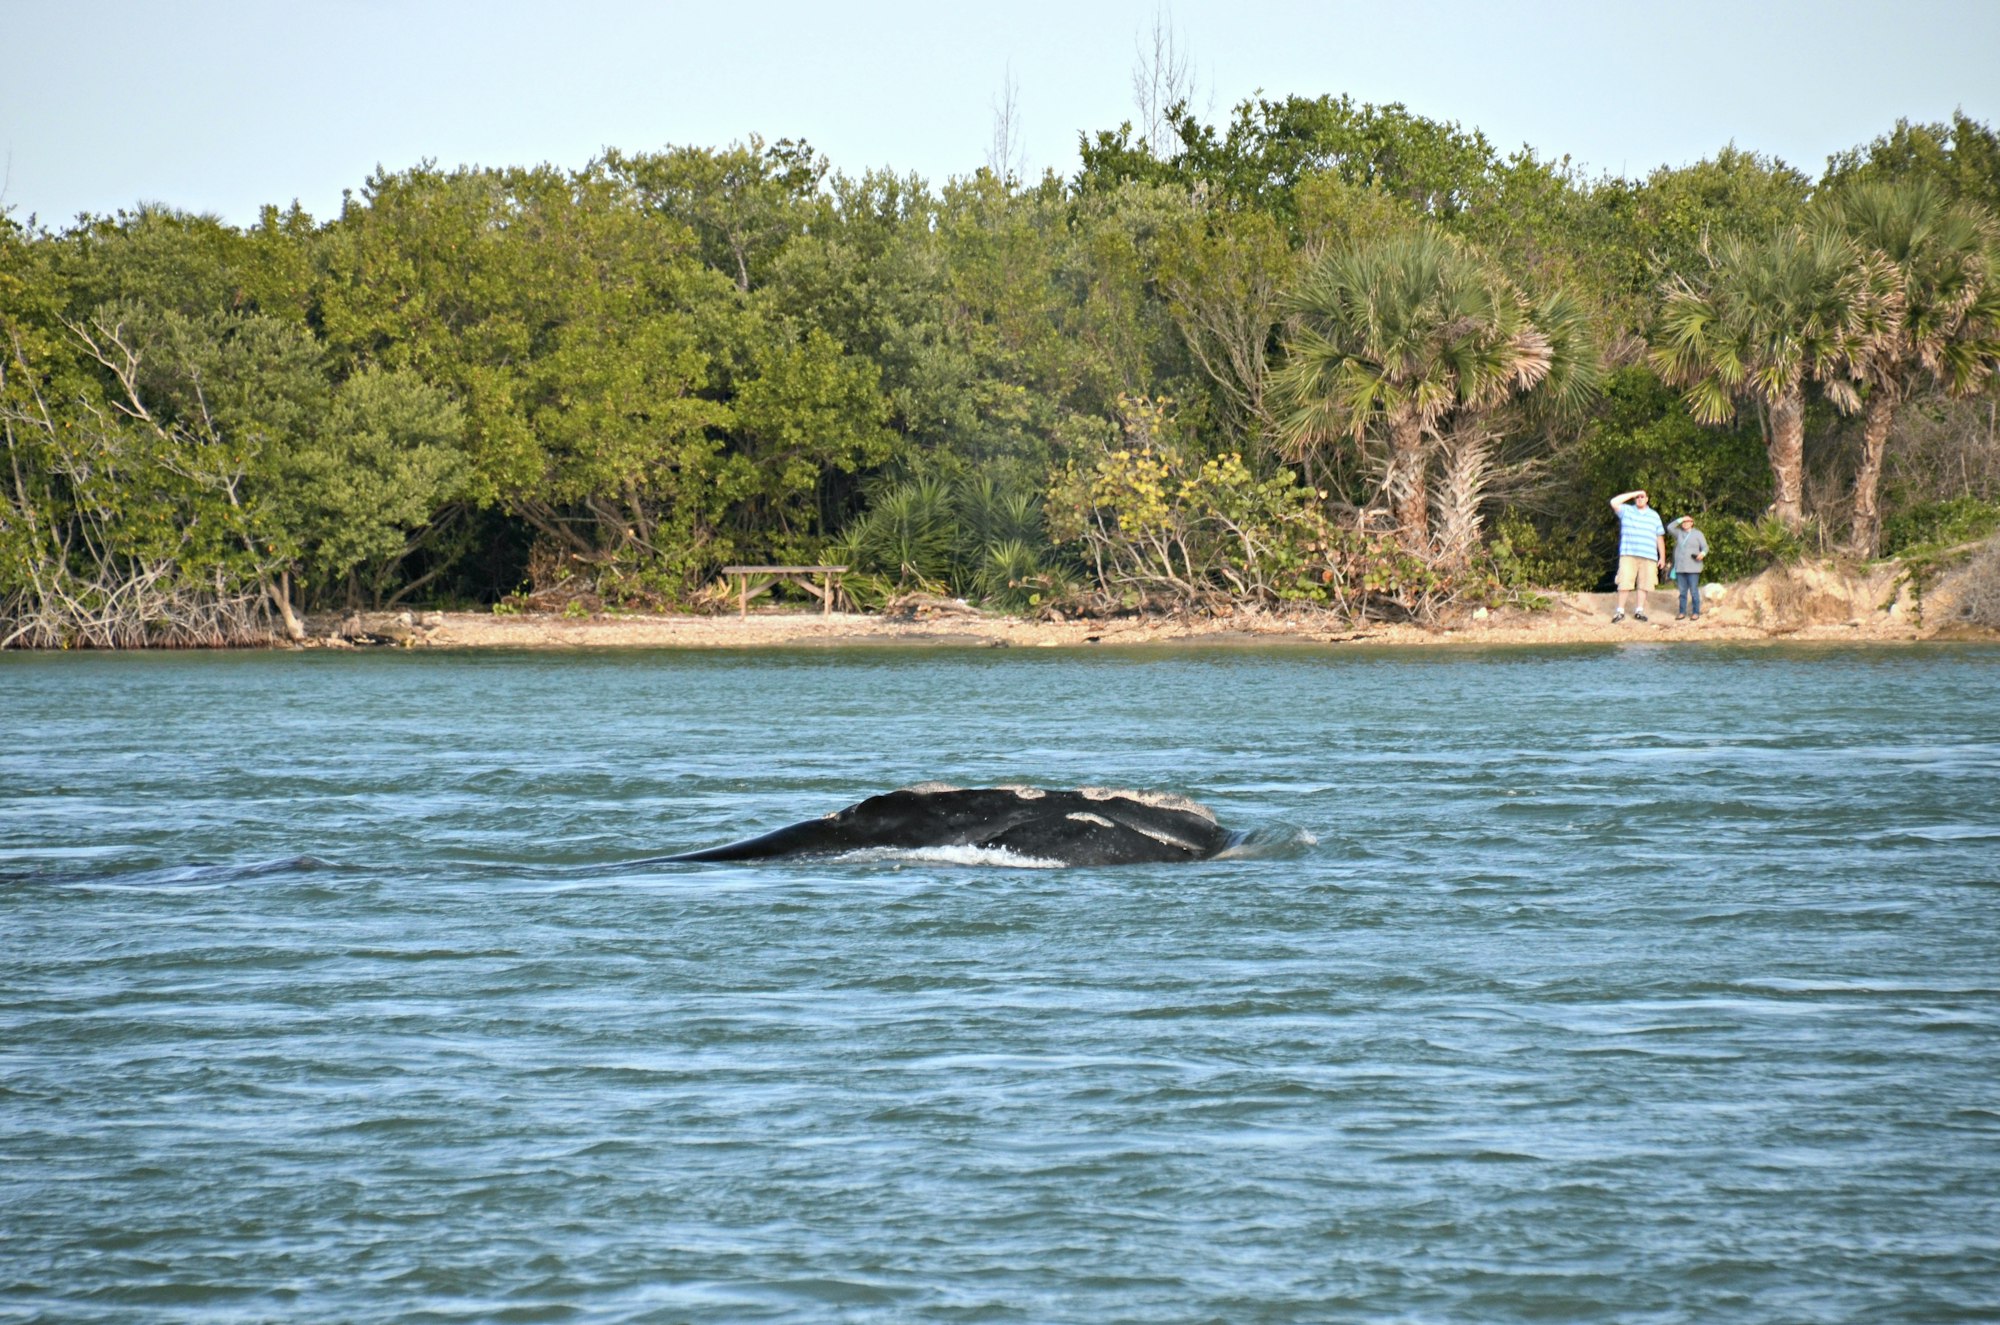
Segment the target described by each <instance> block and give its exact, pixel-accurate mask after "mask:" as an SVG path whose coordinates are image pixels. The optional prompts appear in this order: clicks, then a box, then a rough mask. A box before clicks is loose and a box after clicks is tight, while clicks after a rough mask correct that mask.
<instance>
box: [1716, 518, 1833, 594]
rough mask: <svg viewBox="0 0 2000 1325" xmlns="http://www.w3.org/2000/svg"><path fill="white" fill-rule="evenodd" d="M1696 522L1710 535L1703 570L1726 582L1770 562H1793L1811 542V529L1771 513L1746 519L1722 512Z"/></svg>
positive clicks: (1768, 565) (1750, 573)
mask: <svg viewBox="0 0 2000 1325" xmlns="http://www.w3.org/2000/svg"><path fill="white" fill-rule="evenodd" d="M1696 524H1697V527H1698V528H1699V529H1700V530H1701V531H1702V533H1703V534H1705V535H1707V536H1708V558H1707V560H1706V561H1704V562H1703V563H1702V570H1703V573H1704V574H1705V575H1706V576H1707V578H1709V579H1710V580H1715V581H1719V582H1723V583H1727V582H1728V581H1731V580H1740V579H1744V578H1747V577H1748V576H1751V575H1755V574H1756V573H1757V572H1759V571H1761V570H1764V569H1765V568H1767V567H1770V566H1782V565H1790V564H1792V563H1794V562H1796V561H1798V560H1800V559H1801V558H1802V557H1804V556H1805V554H1806V548H1807V547H1808V546H1809V544H1810V542H1811V532H1812V531H1811V530H1810V529H1806V530H1797V531H1795V530H1792V529H1789V528H1787V527H1786V525H1785V523H1784V522H1783V521H1781V520H1776V519H1772V518H1771V517H1769V516H1766V517H1764V518H1762V519H1758V520H1746V519H1744V518H1742V517H1741V516H1735V515H1719V516H1713V517H1710V518H1709V519H1706V520H1701V521H1697V522H1696Z"/></svg>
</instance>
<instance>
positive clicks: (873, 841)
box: [667, 783, 1235, 865]
mask: <svg viewBox="0 0 2000 1325" xmlns="http://www.w3.org/2000/svg"><path fill="white" fill-rule="evenodd" d="M1234 840H1235V835H1234V834H1232V833H1230V832H1229V831H1228V830H1227V829H1224V828H1223V827H1222V826H1221V825H1220V824H1218V823H1216V821H1215V816H1214V815H1213V814H1212V813H1210V812H1209V810H1208V809H1207V807H1206V806H1202V805H1198V804H1196V803H1195V802H1193V801H1191V800H1187V799H1185V798H1183V797H1179V796H1173V795H1169V794H1165V793H1161V792H1147V791H1127V790H1121V789H1115V788H1105V787H1084V788H1081V789H1079V790H1076V791H1045V790H1042V789H1041V788H1038V787H971V788H965V787H951V786H946V785H944V784H941V783H925V784H923V785H921V786H916V787H905V788H903V789H901V790H899V791H891V792H885V793H883V794H882V795H879V796H870V797H869V798H868V799H867V800H864V801H861V802H859V803H858V804H855V805H850V806H848V807H847V808H846V809H844V810H839V811H837V812H835V813H833V814H829V815H827V816H825V817H824V818H820V819H808V820H806V821H805V822H804V823H796V824H790V825H788V826H786V827H784V828H780V829H777V830H776V831H775V832H770V833H765V834H764V835H763V836H761V837H753V838H749V839H747V840H745V841H741V842H732V843H729V844H727V845H725V846H718V847H709V848H707V849H705V850H701V851H689V852H684V853H682V854H681V855H677V856H669V857H667V859H668V860H673V861H733V860H769V859H773V858H782V857H788V856H837V855H845V854H848V853H850V852H855V851H867V850H920V849H923V848H934V847H979V848H989V849H997V850H1003V851H1007V852H1011V853H1012V854H1014V855H1016V856H1021V857H1025V858H1027V859H1031V860H1036V861H1052V862H1055V863H1058V864H1064V865H1121V864H1136V863H1140V862H1148V861H1176V860H1205V859H1207V858H1208V857H1210V856H1213V855H1215V854H1216V853H1218V852H1220V851H1222V850H1223V849H1224V848H1225V847H1227V846H1229V845H1230V843H1231V842H1232V841H1234Z"/></svg>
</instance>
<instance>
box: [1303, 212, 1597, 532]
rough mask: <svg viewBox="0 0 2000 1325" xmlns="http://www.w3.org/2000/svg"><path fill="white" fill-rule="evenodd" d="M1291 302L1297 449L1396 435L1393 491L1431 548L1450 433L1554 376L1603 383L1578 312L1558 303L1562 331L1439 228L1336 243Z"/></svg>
mask: <svg viewBox="0 0 2000 1325" xmlns="http://www.w3.org/2000/svg"><path fill="white" fill-rule="evenodd" d="M1289 309H1290V321H1289V334H1288V335H1287V337H1286V341H1285V351H1286V357H1285V362H1284V365H1283V367H1282V368H1280V369H1279V370H1278V372H1277V373H1276V374H1275V375H1274V379H1273V387H1274V395H1275V398H1276V400H1277V402H1278V404H1279V415H1278V431H1279V437H1280V440H1281V442H1282V444H1283V447H1284V449H1285V451H1286V453H1287V454H1288V455H1289V457H1290V458H1291V459H1293V460H1295V461H1303V460H1308V459H1309V458H1310V457H1311V456H1312V455H1313V454H1314V453H1315V452H1317V451H1319V450H1320V449H1321V448H1323V447H1327V446H1329V445H1333V444H1336V443H1338V442H1340V441H1342V440H1343V439H1344V440H1347V441H1351V442H1354V443H1366V442H1367V441H1369V440H1370V439H1371V438H1377V439H1380V440H1383V441H1386V443H1387V465H1386V473H1385V478H1384V489H1385V491H1386V493H1387V495H1388V497H1389V501H1390V504H1391V507H1392V509H1393V510H1394V512H1395V517H1396V526H1397V531H1398V535H1399V537H1400V538H1401V540H1402V542H1403V545H1404V546H1405V547H1406V548H1408V549H1410V550H1411V551H1413V552H1417V553H1420V554H1429V553H1431V552H1432V551H1433V548H1432V543H1431V532H1430V495H1431V494H1430V490H1429V484H1428V477H1429V474H1428V471H1429V469H1430V461H1431V455H1432V452H1433V451H1434V450H1435V449H1436V448H1437V447H1438V446H1439V444H1440V443H1441V441H1442V440H1443V439H1444V438H1445V437H1447V436H1451V435H1454V434H1455V435H1459V436H1468V435H1476V434H1478V433H1479V432H1480V429H1479V427H1478V424H1479V421H1480V419H1481V417H1482V416H1484V415H1486V414H1488V413H1489V412H1490V411H1492V410H1494V409H1495V408H1497V407H1498V406H1500V405H1501V404H1503V403H1505V402H1506V401H1508V400H1511V399H1513V398H1515V397H1517V396H1519V395H1522V394H1524V393H1527V392H1530V391H1534V390H1536V389H1537V388H1538V387H1540V386H1542V385H1543V384H1545V383H1546V384H1549V385H1550V386H1551V387H1552V388H1554V389H1556V390H1558V391H1560V392H1563V393H1585V392H1587V391H1588V390H1589V389H1590V387H1591V386H1592V385H1593V384H1594V382H1595V380H1596V372H1595V365H1594V360H1593V358H1592V356H1591V355H1590V354H1589V353H1588V351H1587V349H1586V348H1585V343H1584V341H1583V339H1582V337H1581V332H1582V330H1583V324H1582V320H1581V318H1571V317H1569V316H1568V313H1569V309H1568V306H1567V305H1551V308H1550V312H1551V313H1552V314H1553V315H1554V321H1555V322H1556V323H1558V324H1559V325H1558V326H1556V327H1555V328H1554V329H1555V331H1556V333H1557V334H1556V336H1555V337H1552V336H1551V328H1550V327H1548V326H1544V325H1543V324H1542V323H1541V322H1540V321H1538V318H1537V312H1538V310H1537V309H1536V308H1535V307H1534V306H1533V305H1531V304H1530V302H1529V300H1528V299H1527V298H1526V297H1525V296H1524V295H1523V294H1522V293H1521V291H1520V290H1519V288H1517V287H1516V286H1515V285H1514V283H1513V282H1512V281H1510V280H1508V279H1507V278H1506V276H1504V275H1503V274H1501V273H1500V272H1499V271H1498V270H1497V269H1496V268H1494V267H1492V266H1491V265H1489V264H1488V263H1487V262H1485V261H1484V260H1483V259H1481V258H1480V257H1479V255H1478V254H1477V253H1475V252H1474V251H1473V250H1471V249H1470V248H1468V247H1466V246H1465V245H1464V244H1462V243H1460V242H1458V241H1457V240H1455V239H1453V238H1451V237H1450V236H1448V235H1446V234H1443V233H1442V232H1438V231H1432V230H1423V231H1418V232H1414V233H1412V234H1408V235H1404V236H1399V237H1397V238H1394V239H1390V240H1387V241H1384V242H1381V243H1377V244H1373V245H1370V246H1367V247H1363V248H1358V249H1350V250H1344V251H1335V252H1332V253H1329V254H1328V255H1327V256H1326V257H1325V258H1323V259H1322V260H1321V261H1320V262H1319V263H1318V264H1316V265H1315V266H1314V267H1313V268H1312V269H1311V270H1310V272H1309V273H1308V274H1307V276H1306V277H1305V279H1304V281H1303V282H1302V283H1301V284H1300V286H1299V288H1298V289H1297V290H1296V291H1294V292H1293V294H1292V297H1291V300H1290V306H1289ZM1558 339H1560V341H1561V344H1560V345H1559V344H1558ZM1460 468H1461V470H1463V467H1462V466H1461V467H1460ZM1464 477H1465V473H1464V472H1460V473H1459V474H1458V478H1459V479H1460V480H1461V483H1462V480H1463V479H1464ZM1463 496H1464V494H1462V493H1461V494H1459V497H1460V498H1461V500H1462V499H1463Z"/></svg>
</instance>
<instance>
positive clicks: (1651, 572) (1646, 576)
mask: <svg viewBox="0 0 2000 1325" xmlns="http://www.w3.org/2000/svg"><path fill="white" fill-rule="evenodd" d="M1659 587H1660V563H1659V562H1657V561H1654V560H1653V559H1652V558H1651V557H1620V558H1618V592H1619V593H1629V592H1630V591H1632V590H1633V589H1657V588H1659Z"/></svg>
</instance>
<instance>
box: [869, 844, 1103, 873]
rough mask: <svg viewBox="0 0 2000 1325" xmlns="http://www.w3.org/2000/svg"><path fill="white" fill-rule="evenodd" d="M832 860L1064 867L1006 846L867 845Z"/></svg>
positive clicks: (1033, 868)
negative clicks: (862, 849)
mask: <svg viewBox="0 0 2000 1325" xmlns="http://www.w3.org/2000/svg"><path fill="white" fill-rule="evenodd" d="M834 859H835V860H839V861H849V862H855V863H873V862H875V861H883V860H893V861H918V862H921V863H923V864H926V865H977V866H986V867H989V868H995V867H997V868H1000V869H1010V870H1059V869H1063V868H1065V866H1064V864H1063V862H1062V861H1060V860H1045V859H1043V858H1042V857H1040V856H1024V855H1021V854H1020V853H1019V852H1014V851H1009V850H1007V848H1005V847H975V846H956V847H870V848H868V849H867V850H864V851H849V852H845V853H843V854H841V855H838V856H835V857H834Z"/></svg>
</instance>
